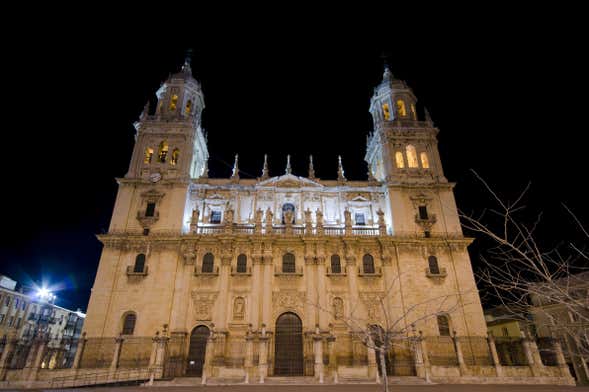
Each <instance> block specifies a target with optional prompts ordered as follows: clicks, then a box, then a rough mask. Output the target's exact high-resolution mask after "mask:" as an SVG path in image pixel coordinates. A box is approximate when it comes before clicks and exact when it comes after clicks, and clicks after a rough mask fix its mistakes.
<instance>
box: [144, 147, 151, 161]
mask: <svg viewBox="0 0 589 392" xmlns="http://www.w3.org/2000/svg"><path fill="white" fill-rule="evenodd" d="M152 157H153V148H149V147H147V148H146V149H145V158H144V159H143V162H144V163H151V158H152Z"/></svg>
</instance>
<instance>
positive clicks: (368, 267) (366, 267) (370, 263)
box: [362, 254, 374, 274]
mask: <svg viewBox="0 0 589 392" xmlns="http://www.w3.org/2000/svg"><path fill="white" fill-rule="evenodd" d="M362 271H363V272H364V273H365V274H373V273H374V258H373V257H372V256H371V255H369V254H365V255H364V257H362Z"/></svg>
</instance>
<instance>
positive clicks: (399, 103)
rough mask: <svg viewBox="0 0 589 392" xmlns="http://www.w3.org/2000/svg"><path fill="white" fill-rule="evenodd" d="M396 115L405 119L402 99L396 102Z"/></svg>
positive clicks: (405, 113) (405, 112) (405, 114)
mask: <svg viewBox="0 0 589 392" xmlns="http://www.w3.org/2000/svg"><path fill="white" fill-rule="evenodd" d="M397 113H399V116H401V117H407V109H406V108H405V101H403V100H402V99H398V100H397Z"/></svg>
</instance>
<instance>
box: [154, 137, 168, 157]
mask: <svg viewBox="0 0 589 392" xmlns="http://www.w3.org/2000/svg"><path fill="white" fill-rule="evenodd" d="M168 148H169V147H168V142H166V141H165V140H163V141H162V142H161V143H160V146H159V148H158V151H157V156H158V159H159V161H160V162H161V163H166V158H167V157H168Z"/></svg>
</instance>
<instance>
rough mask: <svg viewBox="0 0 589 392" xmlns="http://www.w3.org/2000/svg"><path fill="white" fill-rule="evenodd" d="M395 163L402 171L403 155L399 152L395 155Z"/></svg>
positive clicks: (403, 165)
mask: <svg viewBox="0 0 589 392" xmlns="http://www.w3.org/2000/svg"><path fill="white" fill-rule="evenodd" d="M395 163H396V164H397V168H399V169H403V168H404V167H405V159H404V158H403V153H402V152H401V151H397V152H396V153H395Z"/></svg>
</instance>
